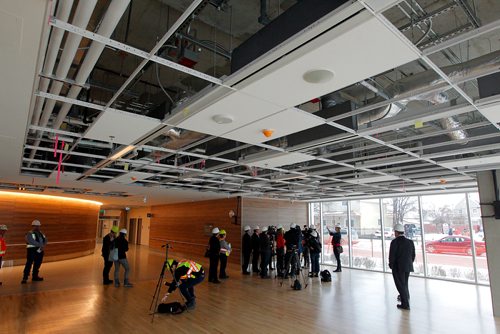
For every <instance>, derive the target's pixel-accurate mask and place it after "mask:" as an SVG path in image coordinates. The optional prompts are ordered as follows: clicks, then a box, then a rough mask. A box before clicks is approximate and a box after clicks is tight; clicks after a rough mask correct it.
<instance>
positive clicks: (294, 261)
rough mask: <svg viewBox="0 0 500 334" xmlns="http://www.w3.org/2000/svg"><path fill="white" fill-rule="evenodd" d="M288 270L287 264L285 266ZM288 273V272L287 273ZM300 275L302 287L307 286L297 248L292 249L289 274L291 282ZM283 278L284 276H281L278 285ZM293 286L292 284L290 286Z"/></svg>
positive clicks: (281, 282)
mask: <svg viewBox="0 0 500 334" xmlns="http://www.w3.org/2000/svg"><path fill="white" fill-rule="evenodd" d="M285 265H286V263H285ZM286 269H287V270H288V266H287V268H286ZM287 275H288V274H287ZM300 277H302V282H303V283H304V289H305V288H307V285H308V281H307V280H306V277H305V276H304V272H303V271H302V268H301V265H300V258H299V253H298V251H297V248H293V249H292V256H291V257H290V275H289V278H291V279H292V282H294V281H295V280H297V279H299V278H300ZM284 280H285V276H284V275H282V276H281V281H280V286H283V281H284ZM291 287H292V288H293V285H292V286H291Z"/></svg>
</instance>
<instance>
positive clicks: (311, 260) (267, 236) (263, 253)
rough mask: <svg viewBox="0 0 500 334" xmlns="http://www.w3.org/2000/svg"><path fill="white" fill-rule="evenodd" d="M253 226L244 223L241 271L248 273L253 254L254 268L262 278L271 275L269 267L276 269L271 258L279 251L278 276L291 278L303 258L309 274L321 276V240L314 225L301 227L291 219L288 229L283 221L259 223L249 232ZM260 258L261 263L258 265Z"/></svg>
mask: <svg viewBox="0 0 500 334" xmlns="http://www.w3.org/2000/svg"><path fill="white" fill-rule="evenodd" d="M251 230H252V229H251V227H250V226H248V225H247V226H245V228H244V234H243V238H242V253H243V265H242V273H243V274H244V275H249V274H250V272H249V271H248V269H249V265H250V258H252V271H253V272H254V273H256V274H259V275H260V277H261V278H270V276H269V274H268V270H274V269H275V268H273V262H274V261H272V259H273V257H274V256H275V255H276V270H277V274H276V275H277V277H283V278H288V277H289V276H290V275H295V274H297V272H298V270H299V269H300V266H301V258H303V259H304V267H309V264H310V269H311V271H310V272H309V277H318V274H319V256H320V253H321V247H322V246H321V241H320V239H319V235H318V232H317V231H316V230H315V228H309V229H308V228H305V229H304V230H301V229H300V226H298V225H296V224H294V223H292V224H290V229H289V230H288V231H286V232H285V229H284V228H283V226H282V225H278V226H277V227H276V228H275V227H274V226H264V227H263V228H262V230H261V229H260V227H259V226H255V227H254V228H253V234H252V235H250V231H251ZM259 259H260V266H259Z"/></svg>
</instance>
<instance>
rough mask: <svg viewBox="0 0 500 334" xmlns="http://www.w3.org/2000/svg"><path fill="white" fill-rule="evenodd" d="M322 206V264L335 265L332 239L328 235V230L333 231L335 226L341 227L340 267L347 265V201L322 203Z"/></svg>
mask: <svg viewBox="0 0 500 334" xmlns="http://www.w3.org/2000/svg"><path fill="white" fill-rule="evenodd" d="M321 204H322V211H323V254H324V258H323V262H324V263H327V264H335V265H336V264H337V261H336V260H335V255H333V246H332V237H331V236H330V234H329V233H328V229H330V230H332V231H333V230H334V229H335V225H337V224H338V225H340V226H341V233H342V247H343V248H344V253H342V254H341V255H340V260H341V262H342V266H348V265H349V242H348V235H347V232H346V231H347V220H348V218H347V217H348V216H347V201H343V202H324V203H321Z"/></svg>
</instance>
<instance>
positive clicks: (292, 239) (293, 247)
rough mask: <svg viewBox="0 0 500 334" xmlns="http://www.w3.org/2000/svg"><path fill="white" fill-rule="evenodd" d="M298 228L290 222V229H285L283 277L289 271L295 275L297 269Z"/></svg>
mask: <svg viewBox="0 0 500 334" xmlns="http://www.w3.org/2000/svg"><path fill="white" fill-rule="evenodd" d="M300 234H301V232H300V228H299V229H297V225H296V224H295V223H291V224H290V229H289V230H288V231H286V233H285V235H284V238H285V245H286V253H285V270H284V272H285V276H284V277H285V278H288V276H289V275H290V273H293V274H292V276H293V275H296V274H297V273H298V270H299V266H300V263H298V262H297V260H298V259H299V257H298V252H299V242H300ZM295 253H297V256H295Z"/></svg>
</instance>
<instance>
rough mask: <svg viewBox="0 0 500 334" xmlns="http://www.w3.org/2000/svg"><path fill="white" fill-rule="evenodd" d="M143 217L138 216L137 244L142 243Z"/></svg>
mask: <svg viewBox="0 0 500 334" xmlns="http://www.w3.org/2000/svg"><path fill="white" fill-rule="evenodd" d="M141 232H142V218H137V241H136V244H137V245H140V244H141Z"/></svg>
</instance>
